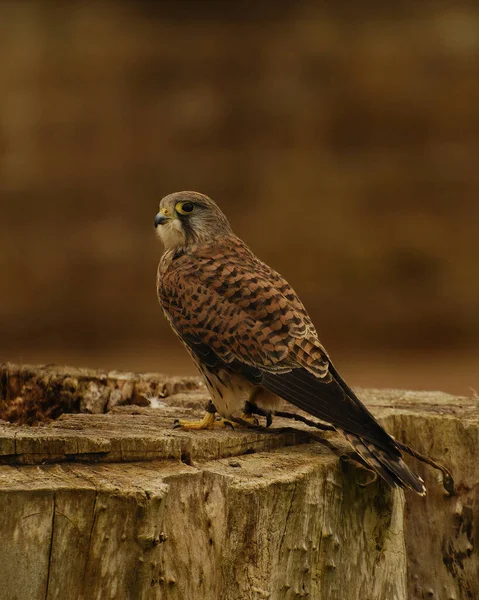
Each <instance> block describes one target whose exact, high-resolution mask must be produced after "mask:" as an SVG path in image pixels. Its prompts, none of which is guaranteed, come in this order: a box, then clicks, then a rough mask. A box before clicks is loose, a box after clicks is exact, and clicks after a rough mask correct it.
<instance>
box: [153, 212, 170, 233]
mask: <svg viewBox="0 0 479 600" xmlns="http://www.w3.org/2000/svg"><path fill="white" fill-rule="evenodd" d="M168 221H171V217H167V216H166V215H164V214H163V213H161V212H159V213H158V214H157V215H156V217H155V229H156V228H157V227H158V225H164V224H165V223H167V222H168Z"/></svg>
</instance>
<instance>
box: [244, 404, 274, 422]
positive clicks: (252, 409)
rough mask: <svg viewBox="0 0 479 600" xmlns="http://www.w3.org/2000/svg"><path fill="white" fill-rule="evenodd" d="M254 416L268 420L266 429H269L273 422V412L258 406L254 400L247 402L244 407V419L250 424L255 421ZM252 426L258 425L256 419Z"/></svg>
mask: <svg viewBox="0 0 479 600" xmlns="http://www.w3.org/2000/svg"><path fill="white" fill-rule="evenodd" d="M254 415H260V416H262V417H265V418H266V427H269V426H270V425H271V423H272V422H273V416H272V415H273V411H271V410H269V409H265V408H261V407H260V406H258V405H257V404H256V403H255V402H254V400H247V401H246V402H245V405H244V409H243V414H242V418H243V419H244V420H245V421H248V422H250V421H251V420H252V419H254ZM251 424H252V425H255V426H256V425H258V420H257V419H254V420H253V422H252V423H251Z"/></svg>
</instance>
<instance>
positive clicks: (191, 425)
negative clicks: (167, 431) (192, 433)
mask: <svg viewBox="0 0 479 600" xmlns="http://www.w3.org/2000/svg"><path fill="white" fill-rule="evenodd" d="M215 414H216V407H215V405H214V404H213V402H211V400H210V401H209V402H208V406H207V407H206V414H205V416H204V417H203V418H202V419H201V420H200V421H187V420H185V419H176V420H175V422H174V424H173V427H174V428H175V429H178V428H180V427H181V428H182V429H187V430H190V429H193V430H195V429H212V428H213V427H216V420H215Z"/></svg>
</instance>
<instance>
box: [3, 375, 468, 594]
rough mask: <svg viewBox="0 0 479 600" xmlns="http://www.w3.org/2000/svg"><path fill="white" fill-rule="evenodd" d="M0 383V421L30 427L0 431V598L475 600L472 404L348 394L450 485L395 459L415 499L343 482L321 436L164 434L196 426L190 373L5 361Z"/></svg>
mask: <svg viewBox="0 0 479 600" xmlns="http://www.w3.org/2000/svg"><path fill="white" fill-rule="evenodd" d="M0 384H1V387H0V411H1V413H0V414H1V415H2V417H3V418H4V419H5V418H6V417H10V418H12V415H14V414H16V415H17V416H20V419H19V420H20V421H22V422H28V420H30V421H35V422H40V423H41V424H40V425H36V426H27V425H18V424H16V423H9V422H6V421H0V463H1V464H0V546H1V548H2V561H1V562H0V598H1V599H2V600H36V599H42V600H44V599H48V600H50V599H53V598H55V599H62V600H64V599H67V600H68V599H70V598H71V599H72V600H73V599H77V598H78V599H84V600H90V599H97V598H98V599H110V598H111V599H116V598H118V599H131V600H136V599H143V598H144V599H157V598H158V599H163V598H165V599H170V598H171V599H174V600H180V599H181V600H183V599H185V600H186V599H188V600H190V599H192V600H193V599H198V600H203V599H205V600H223V599H225V600H250V599H251V600H257V599H263V598H268V599H270V600H282V599H286V600H289V599H296V598H307V599H310V600H316V599H318V600H322V599H328V600H343V599H345V600H355V599H357V600H376V599H377V600H383V599H384V600H386V599H388V600H389V599H390V600H396V599H397V600H406V599H409V600H422V599H426V598H427V599H433V600H434V599H437V600H462V599H475V598H479V579H478V577H477V573H478V570H479V560H478V553H477V531H478V527H479V460H478V448H479V400H478V399H476V398H457V397H453V396H449V395H446V394H441V393H439V392H428V393H424V392H422V393H420V392H403V391H396V390H358V393H359V395H360V397H361V398H362V399H363V400H364V401H365V403H366V404H367V405H368V407H369V408H370V409H371V410H372V412H373V413H374V414H375V415H376V416H377V417H378V418H379V419H380V420H381V422H382V423H383V424H384V425H385V427H386V428H387V429H388V431H390V432H391V433H392V434H393V435H394V436H395V437H396V438H397V439H400V440H402V441H404V442H406V443H407V444H409V445H411V446H412V447H413V448H415V449H417V450H419V451H420V452H422V453H424V454H427V455H429V456H431V457H432V458H434V459H436V460H438V461H440V462H443V463H444V464H445V465H446V466H447V467H448V468H449V469H450V470H451V471H452V472H453V475H454V478H455V481H456V489H457V494H456V495H455V496H448V495H447V494H446V493H445V492H444V489H443V487H442V485H441V484H440V483H438V481H437V472H436V471H432V470H431V469H430V468H429V467H427V466H425V465H423V464H421V463H418V462H417V461H416V460H414V459H409V458H407V460H408V462H410V464H411V465H413V466H414V468H415V469H416V470H417V471H418V472H420V473H421V475H422V476H423V477H424V479H425V481H426V484H427V487H428V494H427V496H426V497H425V498H420V497H417V496H415V495H414V494H412V493H411V494H410V493H406V494H405V495H404V494H403V492H401V491H398V490H396V491H391V490H389V489H388V487H387V486H386V485H384V484H383V483H382V482H379V481H378V482H375V483H372V484H370V485H368V486H367V487H361V486H360V485H359V484H364V483H365V482H367V481H368V480H369V478H370V476H369V474H368V473H366V472H364V471H363V470H362V469H360V468H356V467H354V466H353V465H350V464H348V463H345V462H344V461H342V460H340V459H339V455H341V454H342V453H343V452H345V451H347V450H348V446H347V444H345V443H344V442H343V441H342V438H341V437H340V436H338V435H337V434H335V433H325V434H321V438H323V439H324V440H325V444H326V445H325V444H322V443H320V442H317V441H311V438H310V436H309V435H308V428H307V427H306V426H305V425H302V424H297V423H294V424H291V422H290V421H286V420H283V419H274V421H273V425H272V427H270V428H269V429H268V430H264V431H260V430H241V429H234V430H233V429H218V430H216V429H215V430H210V431H200V432H186V431H182V430H180V429H173V427H172V426H173V421H174V419H175V418H178V417H183V418H192V419H193V418H196V417H198V416H200V415H201V414H202V411H203V409H204V405H205V403H206V401H207V396H206V392H205V390H204V388H203V387H202V384H201V383H200V381H199V380H198V379H196V378H187V379H182V378H175V379H172V378H168V377H166V376H163V375H158V374H151V375H136V374H133V373H130V374H120V373H100V372H93V371H87V370H77V369H66V368H62V369H60V368H55V367H48V368H44V369H42V368H38V367H29V366H24V367H17V366H15V365H10V364H7V365H1V366H0ZM139 404H141V406H140V405H139ZM148 404H152V405H153V406H156V408H153V407H152V406H147V405H148ZM52 406H54V407H55V412H56V416H58V418H57V419H55V420H50V421H49V416H48V415H51V414H52V412H51V411H50V413H48V411H49V409H51V408H52ZM71 410H76V411H78V412H77V414H67V413H66V412H64V411H71ZM22 411H23V412H22ZM35 411H36V413H35ZM80 411H82V412H80ZM86 411H88V412H86ZM62 413H63V414H62ZM35 415H36V416H35ZM12 420H13V418H12ZM260 421H261V419H260ZM315 434H316V436H317V435H318V432H315ZM405 499H406V509H405V510H404V504H405V502H404V500H405Z"/></svg>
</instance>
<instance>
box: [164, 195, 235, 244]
mask: <svg viewBox="0 0 479 600" xmlns="http://www.w3.org/2000/svg"><path fill="white" fill-rule="evenodd" d="M155 230H156V233H157V235H158V237H159V238H160V240H161V241H162V242H163V244H164V246H165V248H166V249H167V250H168V249H171V248H178V247H184V248H186V247H188V246H191V245H193V244H201V243H207V242H210V241H213V240H217V239H219V238H222V237H226V236H228V235H231V233H232V231H231V227H230V224H229V223H228V219H227V218H226V217H225V215H224V214H223V213H222V212H221V210H220V209H219V208H218V206H217V204H216V203H215V202H213V200H211V198H208V196H204V195H203V194H200V193H198V192H175V193H174V194H169V195H168V196H165V197H164V198H163V199H162V200H161V202H160V210H159V212H158V214H157V215H156V217H155Z"/></svg>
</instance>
